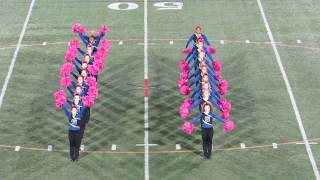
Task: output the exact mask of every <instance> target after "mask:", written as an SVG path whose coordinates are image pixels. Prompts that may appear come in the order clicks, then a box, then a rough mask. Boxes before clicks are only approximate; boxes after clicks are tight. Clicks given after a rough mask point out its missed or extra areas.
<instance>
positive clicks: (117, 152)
mask: <svg viewBox="0 0 320 180" xmlns="http://www.w3.org/2000/svg"><path fill="white" fill-rule="evenodd" d="M309 140H310V141H313V142H312V143H315V142H317V141H319V142H320V138H314V139H309ZM297 143H303V141H301V140H299V141H288V142H282V143H272V144H264V145H252V146H246V149H266V148H273V146H274V144H277V148H279V147H281V146H286V145H297ZM19 147H20V150H30V151H36V152H48V149H46V148H37V147H23V146H19ZM15 148H16V146H15V145H4V144H1V145H0V149H13V150H15ZM237 150H239V151H240V150H243V149H242V148H241V147H231V148H220V149H219V148H218V149H213V151H222V152H224V151H237ZM52 152H65V153H68V152H69V149H53V150H52ZM82 152H85V153H93V154H95V153H96V154H145V152H144V151H103V150H96V151H90V150H84V151H82ZM195 152H202V150H157V151H150V152H149V153H150V154H172V153H195Z"/></svg>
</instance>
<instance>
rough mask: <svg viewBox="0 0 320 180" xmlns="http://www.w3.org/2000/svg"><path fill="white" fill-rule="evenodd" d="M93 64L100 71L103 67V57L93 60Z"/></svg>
mask: <svg viewBox="0 0 320 180" xmlns="http://www.w3.org/2000/svg"><path fill="white" fill-rule="evenodd" d="M93 65H94V66H97V67H98V69H99V71H101V70H102V69H104V61H103V59H100V60H99V61H94V62H93Z"/></svg>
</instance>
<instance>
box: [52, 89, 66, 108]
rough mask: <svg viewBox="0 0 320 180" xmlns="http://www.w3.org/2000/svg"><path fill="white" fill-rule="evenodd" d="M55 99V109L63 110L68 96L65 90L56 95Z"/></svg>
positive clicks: (57, 92)
mask: <svg viewBox="0 0 320 180" xmlns="http://www.w3.org/2000/svg"><path fill="white" fill-rule="evenodd" d="M53 96H54V99H55V107H56V108H57V109H61V107H62V105H64V104H65V103H66V102H67V95H66V93H65V92H64V91H63V90H58V91H56V92H55V93H54V94H53Z"/></svg>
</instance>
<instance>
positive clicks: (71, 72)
mask: <svg viewBox="0 0 320 180" xmlns="http://www.w3.org/2000/svg"><path fill="white" fill-rule="evenodd" d="M108 31H109V29H108V27H107V26H105V25H104V26H102V27H101V29H100V31H99V32H94V31H91V32H90V33H89V35H87V33H86V28H84V27H83V26H82V25H81V24H74V25H73V26H72V32H73V33H76V34H78V36H79V37H80V39H81V41H82V43H83V45H84V46H85V48H86V50H82V49H81V47H80V46H81V43H80V41H79V40H78V39H72V40H71V41H70V42H69V48H68V50H67V52H66V54H65V63H64V64H63V65H62V66H61V69H60V76H61V81H60V85H61V89H60V90H58V91H56V92H55V93H54V98H55V103H56V104H55V106H56V108H57V109H63V110H64V111H65V114H66V116H67V119H68V122H69V124H68V129H69V143H70V158H71V160H72V161H77V160H78V158H79V150H80V145H81V140H82V138H83V135H84V131H85V128H86V125H87V124H88V122H89V120H90V107H91V106H92V105H93V104H94V101H95V99H96V98H97V97H98V82H97V79H98V74H99V72H101V71H102V70H103V69H104V66H105V64H104V60H105V58H107V57H108V54H109V48H110V46H111V43H110V41H108V40H107V39H103V37H104V36H105V35H106V34H107V33H108ZM99 46H100V47H99ZM215 52H216V50H215V48H213V47H212V45H211V44H210V42H209V41H208V39H207V37H206V36H205V35H204V34H202V33H201V27H200V26H197V27H196V28H195V32H194V34H192V35H191V37H190V38H189V39H188V41H187V43H186V46H185V49H184V50H183V53H184V54H186V57H185V59H184V60H181V61H180V65H179V66H180V70H181V73H180V79H179V80H178V86H179V88H180V92H181V94H182V95H184V96H186V99H185V100H184V102H183V104H182V105H181V107H180V109H179V114H180V116H181V117H182V118H183V119H184V123H183V125H182V130H183V131H184V132H185V133H187V134H192V133H193V132H194V129H195V125H194V124H195V123H197V122H200V126H201V135H202V140H203V153H204V158H205V159H210V157H211V151H212V138H213V134H214V131H213V128H214V127H218V126H219V125H223V129H224V131H226V132H230V131H232V130H233V127H234V121H233V120H231V119H230V111H231V107H232V106H231V104H230V103H229V102H228V101H227V100H226V98H225V95H226V93H227V91H228V82H227V81H226V80H224V79H223V78H222V75H221V68H222V65H221V63H220V62H219V61H218V60H216V59H215V58H214V57H213V54H215ZM65 90H66V91H68V92H69V95H67V93H65ZM194 109H197V110H199V113H198V115H197V116H196V117H194V118H193V119H192V120H187V118H188V117H189V116H190V114H191V113H192V111H193V110H194Z"/></svg>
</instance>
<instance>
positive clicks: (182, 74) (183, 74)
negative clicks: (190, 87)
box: [180, 72, 189, 80]
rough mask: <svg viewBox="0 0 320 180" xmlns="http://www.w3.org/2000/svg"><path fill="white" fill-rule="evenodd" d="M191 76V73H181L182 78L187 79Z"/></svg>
mask: <svg viewBox="0 0 320 180" xmlns="http://www.w3.org/2000/svg"><path fill="white" fill-rule="evenodd" d="M188 78H189V74H188V73H186V72H182V73H180V79H184V80H187V79H188Z"/></svg>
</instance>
